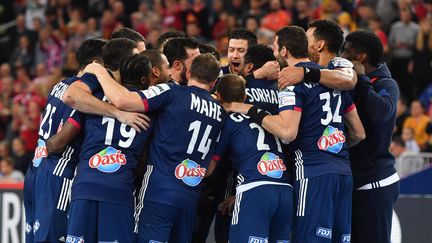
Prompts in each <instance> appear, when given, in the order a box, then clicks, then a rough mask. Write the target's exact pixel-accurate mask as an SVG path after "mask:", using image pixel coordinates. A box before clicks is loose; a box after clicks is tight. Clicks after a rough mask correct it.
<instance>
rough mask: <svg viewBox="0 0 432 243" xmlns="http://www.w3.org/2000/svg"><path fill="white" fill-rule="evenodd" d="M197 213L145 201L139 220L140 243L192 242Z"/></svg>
mask: <svg viewBox="0 0 432 243" xmlns="http://www.w3.org/2000/svg"><path fill="white" fill-rule="evenodd" d="M194 224H195V212H190V211H187V210H184V209H181V208H176V207H173V206H169V205H166V204H160V203H156V202H150V201H144V206H143V208H142V212H141V214H140V218H139V225H138V241H137V242H138V243H149V242H150V243H152V242H154V243H157V242H182V243H189V242H191V241H192V235H193V230H194Z"/></svg>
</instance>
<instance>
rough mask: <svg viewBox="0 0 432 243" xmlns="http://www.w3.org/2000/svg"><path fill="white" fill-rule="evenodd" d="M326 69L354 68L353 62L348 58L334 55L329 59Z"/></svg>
mask: <svg viewBox="0 0 432 243" xmlns="http://www.w3.org/2000/svg"><path fill="white" fill-rule="evenodd" d="M327 68H328V69H336V68H354V64H353V63H352V62H350V61H348V59H345V58H342V57H335V58H333V59H331V60H330V63H329V64H328V66H327Z"/></svg>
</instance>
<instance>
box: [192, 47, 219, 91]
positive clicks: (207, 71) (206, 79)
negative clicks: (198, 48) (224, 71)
mask: <svg viewBox="0 0 432 243" xmlns="http://www.w3.org/2000/svg"><path fill="white" fill-rule="evenodd" d="M219 72H220V65H219V62H218V60H217V59H216V58H215V57H214V56H213V55H212V54H210V53H206V54H201V55H198V56H197V57H195V58H194V59H193V61H192V64H191V66H190V69H189V70H188V72H187V75H188V76H189V78H190V79H193V80H195V81H197V82H200V83H202V84H206V85H212V84H213V83H214V82H215V81H216V79H217V78H218V77H219Z"/></svg>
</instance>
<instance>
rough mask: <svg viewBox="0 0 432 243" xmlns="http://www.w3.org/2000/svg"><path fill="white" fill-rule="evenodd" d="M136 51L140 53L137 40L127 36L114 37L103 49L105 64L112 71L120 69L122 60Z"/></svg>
mask: <svg viewBox="0 0 432 243" xmlns="http://www.w3.org/2000/svg"><path fill="white" fill-rule="evenodd" d="M135 53H138V50H137V44H136V42H134V41H132V40H129V39H126V38H116V39H112V40H110V41H108V43H107V44H106V45H105V46H104V47H103V49H102V58H103V63H104V66H105V68H107V69H108V70H110V71H112V72H115V71H118V70H119V68H120V63H121V61H122V60H123V59H125V58H127V57H129V56H132V55H133V54H135Z"/></svg>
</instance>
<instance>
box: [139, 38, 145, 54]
mask: <svg viewBox="0 0 432 243" xmlns="http://www.w3.org/2000/svg"><path fill="white" fill-rule="evenodd" d="M137 49H138V51H139V53H141V52H143V51H145V50H146V46H145V43H144V41H140V42H137Z"/></svg>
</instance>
